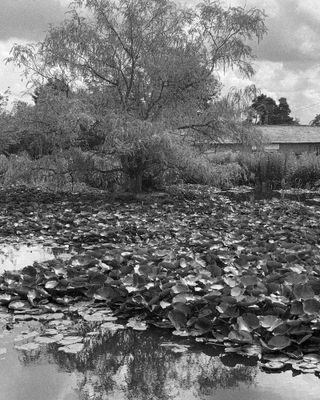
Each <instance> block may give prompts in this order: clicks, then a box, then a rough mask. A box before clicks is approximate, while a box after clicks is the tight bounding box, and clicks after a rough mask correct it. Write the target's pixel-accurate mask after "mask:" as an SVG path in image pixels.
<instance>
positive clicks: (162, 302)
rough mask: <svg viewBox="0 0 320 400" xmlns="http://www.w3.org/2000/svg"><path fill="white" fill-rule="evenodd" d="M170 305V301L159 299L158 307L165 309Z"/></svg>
mask: <svg viewBox="0 0 320 400" xmlns="http://www.w3.org/2000/svg"><path fill="white" fill-rule="evenodd" d="M170 306H171V303H168V302H167V301H163V300H162V301H160V307H161V308H163V309H165V308H168V307H170Z"/></svg>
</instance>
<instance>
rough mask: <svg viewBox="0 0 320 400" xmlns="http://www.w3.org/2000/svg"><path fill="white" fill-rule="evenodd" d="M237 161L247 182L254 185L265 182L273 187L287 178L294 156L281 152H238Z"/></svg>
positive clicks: (291, 168) (293, 162)
mask: <svg viewBox="0 0 320 400" xmlns="http://www.w3.org/2000/svg"><path fill="white" fill-rule="evenodd" d="M238 162H239V164H240V166H241V167H242V168H243V171H244V174H245V175H246V179H247V182H248V183H253V184H255V185H256V186H260V185H263V184H267V185H268V186H269V187H270V188H273V189H275V188H278V187H281V186H282V185H284V183H285V182H286V181H287V180H288V177H289V175H290V174H291V173H292V170H293V169H294V164H295V157H294V155H292V154H289V155H288V154H283V153H266V152H257V153H240V154H239V155H238Z"/></svg>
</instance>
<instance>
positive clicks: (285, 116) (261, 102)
mask: <svg viewBox="0 0 320 400" xmlns="http://www.w3.org/2000/svg"><path fill="white" fill-rule="evenodd" d="M251 107H252V109H253V110H254V111H255V112H256V123H258V124H261V125H292V124H295V123H296V122H295V121H294V119H293V118H292V117H290V113H291V110H290V108H289V105H288V103H287V99H285V98H284V97H281V98H280V99H279V104H277V103H276V102H275V100H274V99H273V98H272V97H268V96H266V95H265V94H260V95H259V96H257V97H256V98H255V99H254V101H253V103H252V105H251ZM250 119H252V121H253V116H252V115H251V117H250Z"/></svg>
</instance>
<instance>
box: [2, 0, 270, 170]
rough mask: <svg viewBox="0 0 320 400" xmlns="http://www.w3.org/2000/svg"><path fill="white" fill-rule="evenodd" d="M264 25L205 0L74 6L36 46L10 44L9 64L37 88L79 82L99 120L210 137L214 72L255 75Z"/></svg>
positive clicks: (258, 14) (248, 12) (95, 1)
mask: <svg viewBox="0 0 320 400" xmlns="http://www.w3.org/2000/svg"><path fill="white" fill-rule="evenodd" d="M264 19H265V15H264V13H263V11H261V10H259V9H256V8H251V9H245V8H242V7H229V8H224V7H223V6H222V5H221V4H220V3H219V2H217V1H210V0H208V1H205V2H203V3H200V4H198V5H197V6H195V7H193V8H185V7H181V6H178V5H177V4H176V3H175V2H173V1H170V0H129V1H128V0H117V1H111V0H75V1H74V2H73V3H71V5H70V11H69V13H68V15H67V18H66V19H65V21H64V22H63V23H62V24H61V25H59V26H52V27H50V29H49V30H48V32H47V35H46V37H45V39H44V40H43V41H41V42H40V43H37V44H32V45H27V46H23V45H15V46H14V47H13V49H12V51H11V55H10V57H9V58H8V61H13V62H15V63H16V64H17V65H18V66H20V67H24V72H25V74H26V76H27V77H28V79H29V81H30V82H31V83H32V84H33V85H35V86H37V85H39V84H41V83H43V82H41V81H43V79H49V78H51V79H52V77H54V76H63V77H65V79H66V80H67V81H68V82H70V81H74V82H76V83H77V84H81V85H82V86H84V87H85V88H86V89H87V90H88V92H90V93H92V95H94V97H95V99H97V98H98V99H99V102H98V104H97V114H100V116H101V118H102V116H103V115H105V114H106V113H107V112H108V113H109V112H110V111H111V110H112V112H113V113H115V114H117V115H121V118H122V119H123V120H125V119H126V118H129V119H134V120H138V121H142V123H144V122H143V121H148V122H152V123H153V122H155V121H156V122H157V124H158V123H160V122H161V124H163V126H164V128H165V129H168V128H170V129H184V130H187V131H196V132H204V133H206V134H208V133H210V134H211V133H212V132H217V127H218V126H219V116H217V114H216V112H215V108H214V107H212V105H213V104H214V100H215V99H216V98H217V96H218V94H219V92H220V86H221V85H220V83H219V71H221V69H227V68H234V69H238V70H239V71H240V72H241V73H242V74H243V75H244V76H251V75H252V74H253V72H254V71H253V68H252V60H253V58H254V55H253V52H252V48H251V47H250V43H252V41H253V40H258V41H259V40H260V39H261V38H262V37H263V36H264V34H265V33H266V27H265V24H264ZM220 122H221V121H220ZM124 126H125V128H124V130H126V129H127V128H128V127H130V124H128V123H127V121H126V122H125V124H124ZM144 126H145V125H144ZM129 164H130V163H129Z"/></svg>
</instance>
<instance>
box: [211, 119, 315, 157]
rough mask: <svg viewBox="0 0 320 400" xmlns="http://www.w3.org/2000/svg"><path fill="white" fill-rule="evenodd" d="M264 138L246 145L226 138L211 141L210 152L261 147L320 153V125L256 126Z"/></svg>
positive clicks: (289, 151)
mask: <svg viewBox="0 0 320 400" xmlns="http://www.w3.org/2000/svg"><path fill="white" fill-rule="evenodd" d="M255 128H256V130H257V132H258V133H260V134H261V136H262V138H263V144H262V145H260V146H259V145H248V144H247V145H245V144H242V143H240V142H239V141H236V140H232V139H226V140H221V141H220V142H219V143H214V144H213V143H211V146H210V147H211V149H210V150H209V151H208V153H212V152H218V151H241V150H247V151H252V150H253V151H256V150H259V149H260V148H261V147H262V149H263V150H264V151H268V152H282V153H295V154H297V155H299V154H302V153H304V152H309V153H311V152H314V153H317V154H320V127H317V126H314V127H313V126H308V125H263V126H255Z"/></svg>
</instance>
